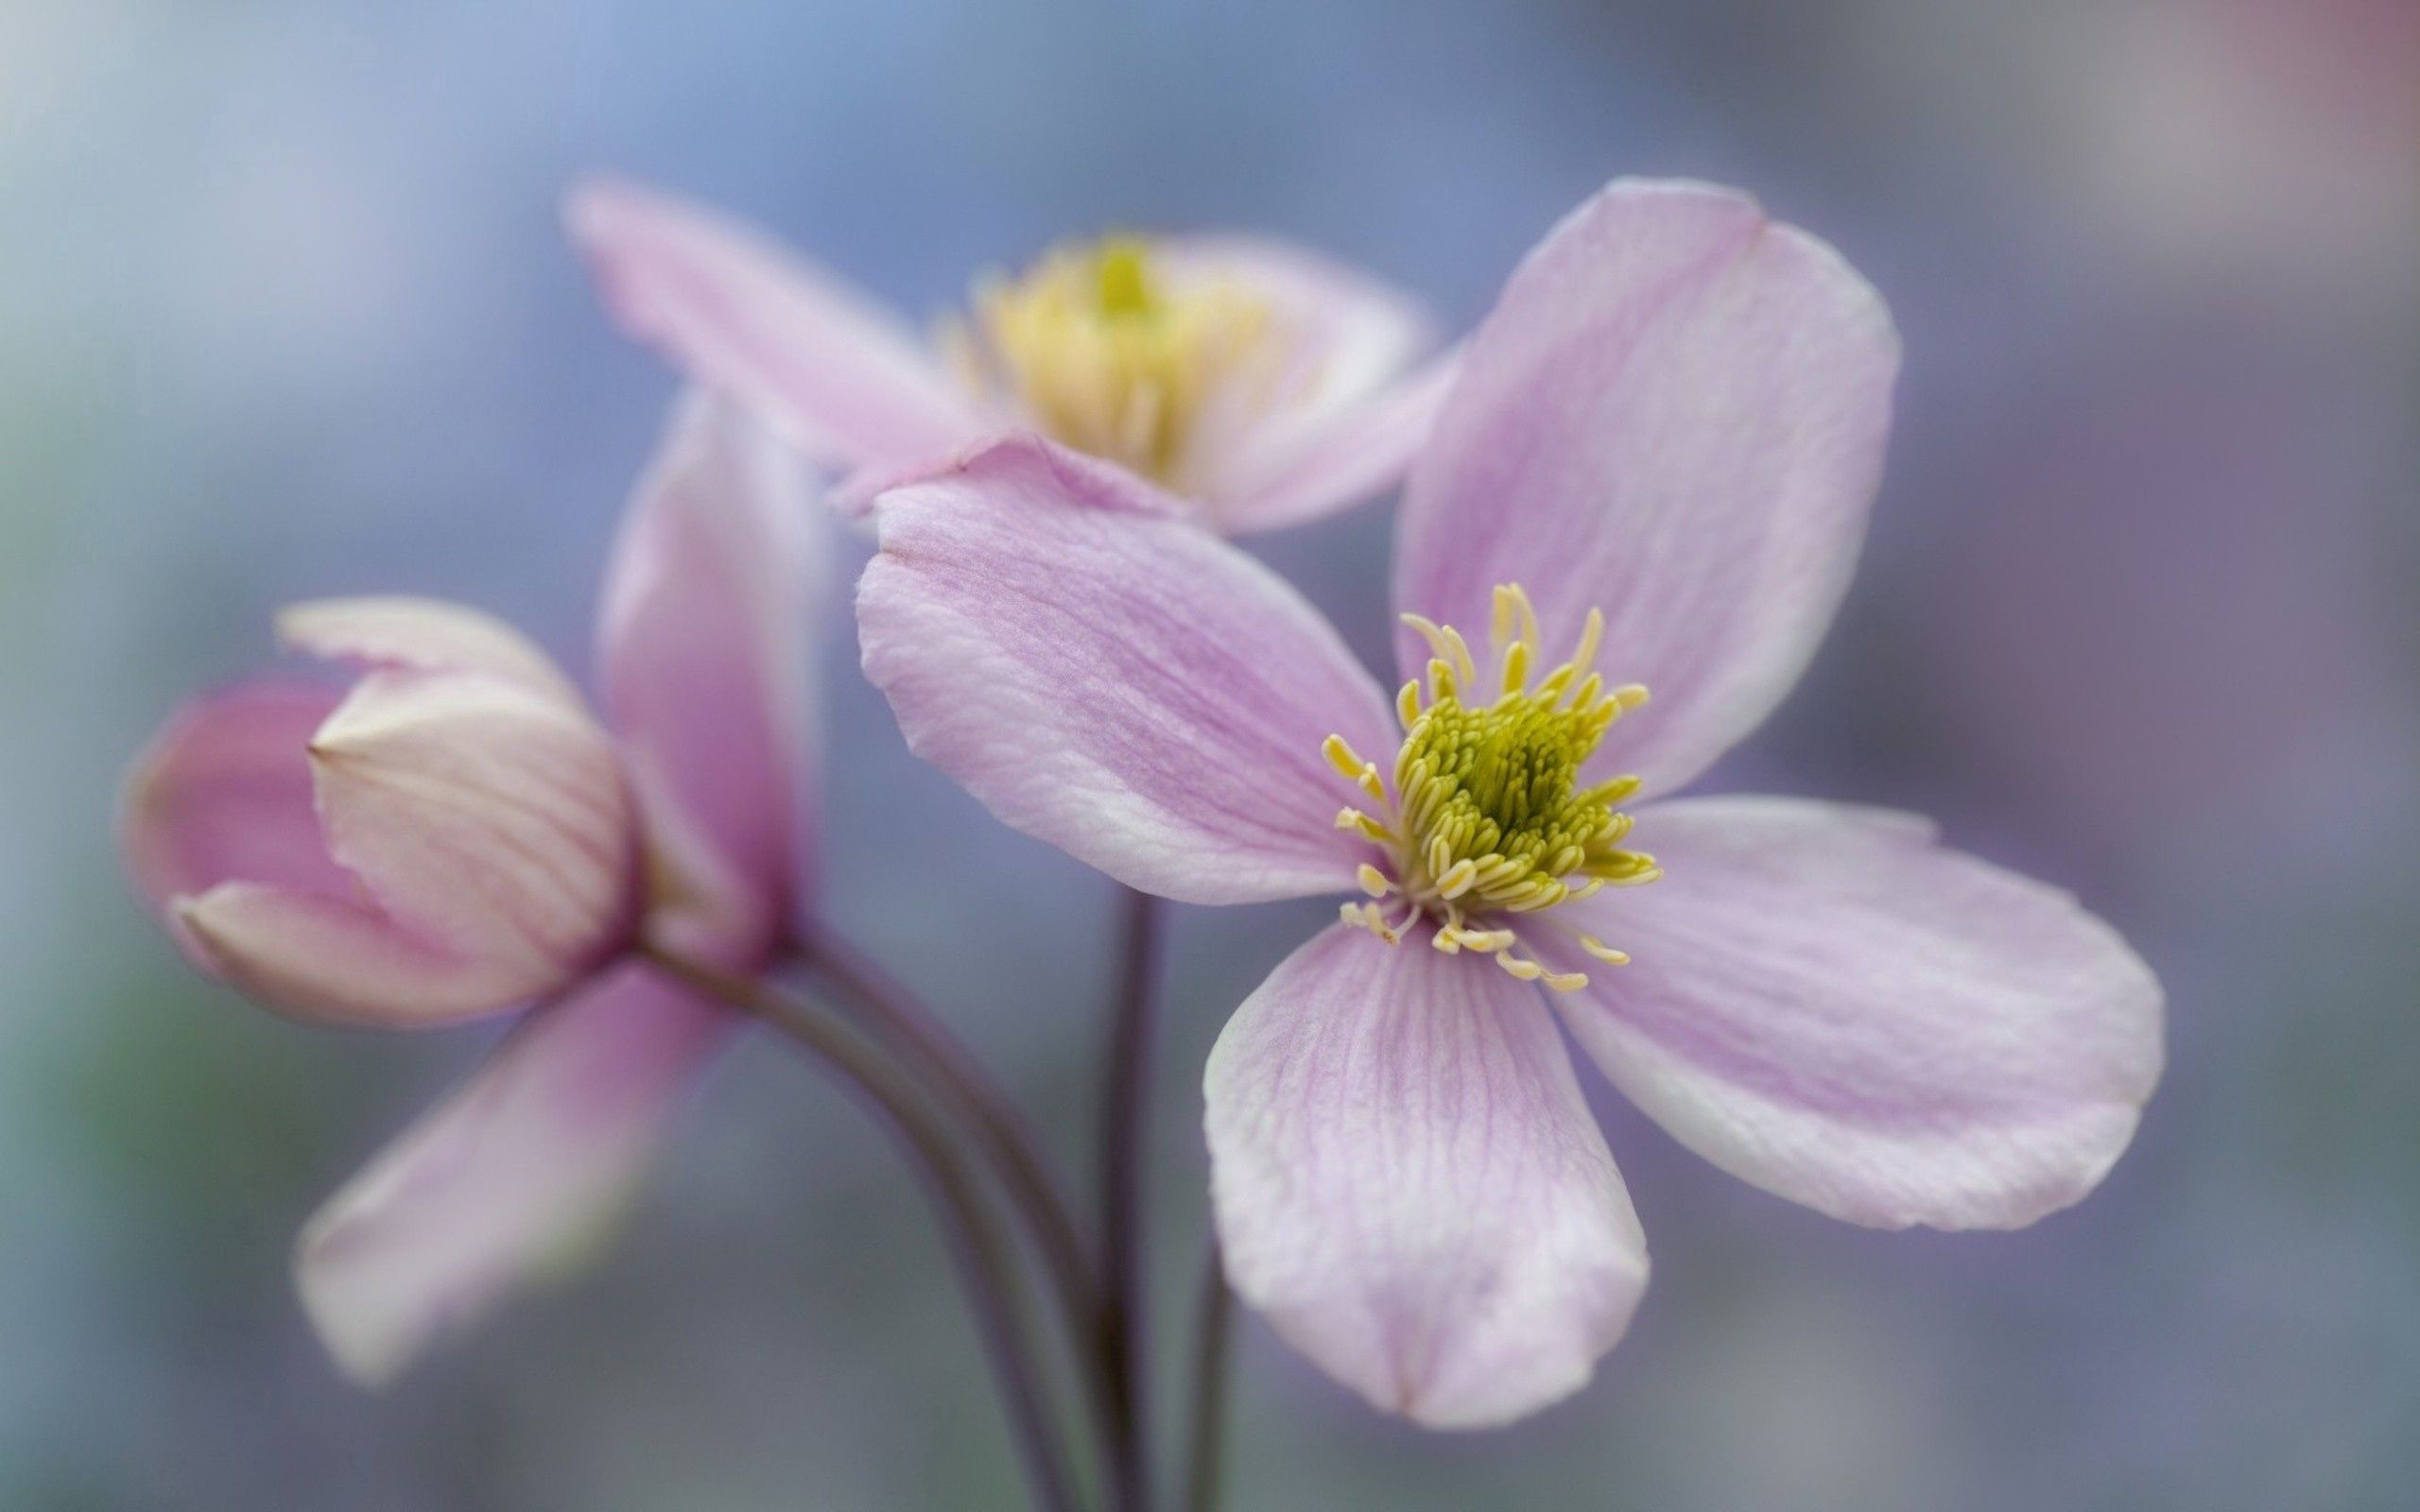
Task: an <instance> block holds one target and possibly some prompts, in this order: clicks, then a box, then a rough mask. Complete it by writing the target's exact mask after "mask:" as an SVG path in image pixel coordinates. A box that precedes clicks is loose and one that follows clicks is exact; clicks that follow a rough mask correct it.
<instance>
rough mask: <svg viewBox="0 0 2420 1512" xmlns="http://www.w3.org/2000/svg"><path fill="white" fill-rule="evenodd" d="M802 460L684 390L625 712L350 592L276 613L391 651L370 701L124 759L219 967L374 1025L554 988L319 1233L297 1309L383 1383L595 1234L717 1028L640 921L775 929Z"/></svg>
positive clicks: (642, 591) (195, 953)
mask: <svg viewBox="0 0 2420 1512" xmlns="http://www.w3.org/2000/svg"><path fill="white" fill-rule="evenodd" d="M798 485H799V480H798V478H797V477H796V476H795V474H794V466H793V464H792V463H791V462H790V460H789V459H788V458H787V455H786V454H783V453H780V452H779V451H777V449H776V448H775V446H774V444H773V443H772V442H771V441H770V440H769V438H766V437H765V436H763V435H762V433H761V432H759V431H757V430H756V429H755V428H754V427H752V426H751V425H749V424H747V423H746V422H744V421H740V420H739V419H737V418H736V417H735V416H734V415H732V414H730V413H728V412H726V411H723V410H721V409H719V408H717V406H715V405H713V404H709V403H706V402H703V401H700V400H695V399H692V400H691V401H689V402H688V403H687V404H685V405H684V406H683V409H682V410H681V412H680V414H679V415H678V416H677V418H676V419H675V421H674V422H673V424H672V426H671V428H670V431H669V434H668V436H667V438H666V442H665V445H664V448H663V450H662V452H661V453H660V455H658V457H657V459H656V461H655V463H654V465H653V467H652V469H651V470H650V472H649V473H648V477H647V479H646V480H645V481H644V482H643V484H642V485H641V487H640V488H639V490H638V491H637V494H636V496H635V498H634V499H633V501H632V504H631V512H630V514H629V516H628V518H627V520H626V521H625V523H624V525H623V529H622V532H621V537H620V540H619V541H618V543H617V545H616V547H615V550H614V561H613V564H612V567H611V569H610V571H609V574H608V577H607V583H606V592H605V595H604V605H603V611H602V614H601V623H600V625H599V629H598V664H599V666H600V669H601V672H602V679H601V680H602V683H603V689H602V692H603V703H604V707H605V710H606V713H607V717H608V718H609V720H610V721H611V724H612V728H613V732H612V734H610V735H609V734H608V733H607V731H606V730H605V729H604V728H603V727H602V726H600V725H599V724H598V722H597V721H596V719H595V717H593V716H592V715H591V714H590V713H587V712H586V710H585V708H584V706H583V705H582V703H581V701H580V699H579V695H578V694H577V693H576V692H575V691H574V690H573V689H572V687H571V685H570V684H569V683H568V682H567V681H565V679H563V677H562V674H561V673H560V672H558V671H557V670H555V669H554V667H553V666H552V665H551V664H550V663H549V662H547V660H546V659H545V657H544V655H543V653H541V652H539V651H538V650H537V649H536V648H535V647H534V646H532V645H531V644H529V643H527V641H525V640H524V639H522V638H521V637H520V636H519V635H518V634H517V633H515V632H514V631H512V630H511V629H510V628H509V627H505V626H504V625H502V624H500V623H498V622H496V621H494V620H493V619H490V618H489V617H487V616H486V615H483V614H479V613H477V612H475V611H474V610H466V609H460V608H456V607H454V606H450V605H444V604H438V603H432V602H426V601H421V600H410V599H353V600H341V601H336V602H330V603H321V604H312V605H304V606H302V607H300V608H298V609H294V610H287V611H286V613H285V614H284V615H283V616H281V618H280V620H279V628H280V632H281V634H282V636H283V637H284V639H285V642H286V643H287V644H289V645H291V646H294V647H296V648H298V649H302V650H306V651H311V652H316V653H319V654H321V655H324V656H329V657H335V658H340V659H344V660H347V661H352V662H358V663H361V664H363V665H365V666H367V667H369V668H370V669H371V670H370V671H369V672H368V673H367V675H366V676H364V677H363V678H362V679H361V680H360V681H359V682H357V683H356V684H354V687H353V688H352V689H351V691H350V692H347V691H345V690H343V689H339V688H332V687H324V686H320V685H319V684H314V683H307V682H303V681H301V680H299V679H279V680H263V681H258V682H251V683H245V684H241V685H239V686H237V687H235V688H233V689H232V690H229V691H227V692H224V693H220V694H216V695H213V696H207V697H204V698H202V699H200V700H199V701H197V702H196V703H195V704H193V705H192V706H190V707H189V708H187V709H186V710H185V711H184V712H182V713H180V714H179V715H178V716H177V717H176V719H175V720H174V721H173V722H172V723H171V724H170V726H169V727H168V730H166V732H165V733H164V735H163V736H162V737H161V739H160V740H159V741H158V743H157V744H156V745H155V746H154V747H153V748H152V750H151V751H150V752H149V753H148V754H147V756H146V757H145V759H144V760H143V762H142V763H141V764H140V765H139V766H138V768H137V770H136V772H135V774H134V777H133V779H132V782H131V783H130V788H129V793H128V799H127V812H126V816H125V825H124V830H125V842H126V848H127V851H128V855H129V858H130V866H131V869H132V871H133V874H134V877H135V880H136V883H137V885H138V887H139V888H140V890H141V891H142V892H143V894H144V895H145V896H146V897H147V898H148V899H149V900H151V901H152V902H153V903H154V904H155V905H157V906H158V907H159V908H160V909H161V910H162V911H163V913H164V916H165V917H166V919H168V921H169V924H170V927H171V929H172V930H173V931H175V933H176V934H177V936H178V937H179V939H180V941H181V942H182V944H183V945H184V946H185V948H186V950H187V952H188V954H190V955H191V956H192V957H193V958H194V960H195V962H196V964H198V965H199V966H200V967H201V968H202V969H203V970H204V971H210V972H211V973H212V974H214V975H217V976H220V977H223V978H225V979H226V980H228V981H229V982H230V983H232V984H233V985H234V986H236V987H239V988H243V989H245V990H246V991H248V992H251V993H252V994H254V995H255V996H258V997H260V998H262V999H263V1000H264V1001H265V1002H267V1003H268V1004H269V1005H272V1006H274V1007H277V1008H279V1009H281V1010H283V1011H285V1012H288V1013H292V1014H294V1015H296V1016H298V1017H302V1018H305V1019H310V1020H315V1021H320V1022H341V1023H348V1024H358V1025H366V1026H377V1027H388V1028H408V1027H418V1026H422V1025H427V1024H435V1023H443V1022H457V1021H459V1020H464V1019H468V1018H472V1017H475V1016H479V1015H484V1014H493V1013H495V1012H499V1011H502V1010H505V1009H509V1008H513V1007H517V1006H520V1005H523V1004H527V1003H530V1002H533V1001H535V1002H537V1003H538V1004H539V1005H538V1006H537V1007H535V1008H533V1009H531V1010H530V1011H529V1012H528V1014H527V1016H526V1017H525V1018H524V1019H523V1020H522V1022H520V1023H519V1024H518V1025H517V1026H516V1027H515V1028H514V1029H513V1031H512V1032H511V1033H510V1035H509V1036H508V1037H507V1038H506V1040H504V1042H503V1044H502V1045H501V1046H500V1047H499V1048H498V1049H497V1050H496V1051H495V1052H494V1054H493V1057H491V1058H490V1059H489V1060H488V1061H487V1063H486V1064H485V1065H484V1066H483V1067H482V1068H481V1069H480V1070H479V1071H477V1072H476V1073H475V1074H474V1075H473V1076H472V1077H471V1079H470V1081H469V1082H468V1083H467V1084H466V1085H465V1086H464V1087H462V1088H461V1089H460V1090H459V1091H457V1092H455V1093H454V1094H453V1095H452V1096H451V1097H449V1098H448V1099H446V1100H445V1101H444V1102H442V1103H441V1104H440V1105H438V1106H437V1107H436V1108H433V1109H432V1110H431V1111H430V1112H429V1113H427V1114H426V1115H425V1116H424V1117H423V1118H422V1119H421V1120H420V1121H419V1122H418V1123H417V1124H416V1125H413V1126H412V1127H411V1128H410V1129H408V1130H407V1131H406V1132H405V1134H404V1135H403V1136H402V1137H401V1138H400V1139H398V1140H397V1141H396V1142H395V1143H393V1144H392V1145H390V1146H389V1148H388V1149H387V1150H386V1151H385V1152H384V1153H382V1154H381V1155H379V1156H378V1157H377V1158H376V1159H375V1160H372V1162H371V1164H370V1165H369V1166H368V1168H366V1169H365V1170H364V1171H363V1172H362V1173H361V1174H360V1175H358V1176H357V1177H354V1179H353V1180H352V1181H351V1182H349V1183H348V1184H347V1185H346V1186H345V1187H344V1188H343V1189H342V1190H340V1191H339V1192H337V1194H336V1195H335V1197H334V1198H333V1199H332V1200H331V1201H330V1202H329V1203H328V1204H327V1206H326V1207H325V1208H324V1209H323V1210H322V1211H320V1213H319V1214H318V1216H316V1217H315V1218H313V1219H312V1220H311V1222H310V1224H309V1225H308V1226H307V1227H306V1229H304V1231H303V1234H302V1240H301V1242H300V1244H299V1246H298V1248H297V1253H296V1278H297V1282H298V1285H299V1286H300V1289H301V1292H302V1300H303V1303H304V1306H305V1309H306V1311H307V1312H308V1313H309V1314H310V1316H311V1320H312V1322H313V1324H314V1325H315V1326H316V1328H317V1329H318V1332H319V1333H320V1337H321V1338H322V1340H323V1341H324V1342H325V1343H326V1344H327V1346H328V1349H329V1350H330V1352H331V1353H332V1354H333V1355H334V1356H335V1357H336V1359H337V1363H338V1364H339V1365H340V1366H342V1367H343V1368H344V1369H345V1370H346V1371H347V1372H348V1373H349V1374H351V1375H353V1376H354V1377H356V1378H358V1379H360V1380H362V1381H364V1382H367V1383H375V1382H379V1381H383V1380H385V1379H386V1378H388V1377H390V1376H391V1375H393V1374H394V1373H396V1372H397V1371H398V1370H400V1369H401V1368H402V1367H403V1366H405V1365H406V1364H408V1363H409V1361H410V1360H411V1359H412V1358H413V1357H414V1356H415V1355H416V1354H417V1353H418V1352H419V1351H420V1350H421V1349H423V1346H425V1345H426V1344H427V1343H428V1342H429V1341H430V1340H431V1339H432V1338H434V1337H435V1336H436V1335H437V1334H438V1333H439V1332H441V1331H442V1330H443V1329H445V1328H447V1327H449V1326H453V1325H458V1324H461V1323H464V1322H467V1321H469V1320H471V1319H472V1318H474V1317H475V1316H476V1315H478V1314H481V1313H482V1312H484V1311H485V1310H486V1309H487V1308H488V1307H490V1306H491V1305H492V1304H493V1303H494V1302H495V1301H496V1300H498V1299H499V1298H500V1297H503V1296H504V1295H505V1294H506V1293H508V1292H509V1291H510V1289H511V1288H512V1287H513V1286H514V1285H516V1284H517V1283H519V1282H522V1281H524V1280H529V1279H532V1278H535V1277H538V1276H542V1275H544V1274H546V1273H548V1272H549V1271H552V1270H555V1269H557V1268H559V1267H561V1266H562V1265H564V1264H565V1263H568V1262H570V1261H571V1260H574V1259H576V1258H578V1256H579V1252H580V1251H581V1250H582V1249H583V1248H584V1247H585V1246H588V1245H589V1244H590V1243H591V1242H592V1241H593V1240H594V1239H595V1238H596V1237H597V1236H598V1235H599V1234H600V1233H601V1232H602V1231H603V1230H604V1229H606V1228H607V1227H608V1225H609V1222H610V1220H611V1219H612V1218H613V1217H614V1216H615V1215H616V1213H617V1212H618V1211H619V1209H620V1208H621V1207H622V1205H623V1204H624V1202H625V1201H626V1199H627V1198H628V1196H629V1195H630V1194H631V1191H632V1189H633V1187H634V1184H635V1182H636V1180H637V1178H638V1177H639V1176H640V1175H641V1173H642V1171H643V1169H644V1166H645V1163H646V1160H647V1157H648V1152H649V1149H650V1146H651V1144H652V1143H653V1138H654V1135H655V1133H656V1130H657V1129H658V1127H659V1126H660V1125H662V1123H663V1122H664V1119H665V1117H666V1113H667V1112H668V1111H669V1109H670V1108H671V1107H672V1106H673V1105H674V1103H675V1102H676V1101H677V1100H678V1098H679V1096H680V1094H681V1093H682V1092H683V1091H684V1090H685V1088H686V1087H687V1086H688V1085H689V1084H690V1083H691V1082H692V1081H693V1080H694V1079H695V1077H696V1075H697V1074H698V1073H699V1072H700V1070H701V1069H702V1068H703V1067H704V1065H705V1064H706V1062H707V1060H708V1059H709V1057H711V1056H712V1054H713V1053H714V1051H715V1050H716V1049H717V1047H718V1046H719V1045H720V1044H722V1043H723V1041H724V1040H725V1039H726V1038H727V1037H728V1035H729V1033H730V1032H731V1030H732V1028H733V1027H734V1025H735V1022H736V1020H735V1017H734V1016H733V1015H732V1014H731V1013H730V1012H728V1011H727V1010H725V1009H723V1008H720V1007H718V1006H716V1005H710V1004H707V1003H704V1002H701V1001H699V1000H697V999H695V998H693V997H692V996H691V995H689V994H688V993H687V992H686V991H684V990H683V989H682V988H678V987H676V986H675V985H674V984H673V983H671V982H670V981H669V980H668V979H666V978H664V977H663V976H661V975H660V974H658V973H656V972H655V971H653V970H652V969H650V968H648V967H646V966H644V965H641V964H638V963H635V962H631V961H627V960H624V959H622V955H623V953H624V951H625V950H626V948H627V947H628V946H629V945H630V944H631V942H632V940H633V939H634V938H635V937H636V935H637V934H638V932H640V931H641V930H644V931H646V932H647V933H648V934H649V935H651V936H656V937H659V938H661V939H663V940H664V942H665V943H666V944H670V945H674V946H677V947H678V948H680V949H682V950H684V951H687V952H691V953H694V954H698V955H700V956H701V957H703V958H705V959H708V960H710V961H713V962H715V963H717V964H719V965H722V966H725V967H727V968H730V969H735V970H753V969H754V968H756V967H757V966H760V965H761V964H763V962H764V961H765V960H766V959H767V958H768V957H769V955H770V954H771V953H772V952H773V950H774V949H775V948H776V947H777V946H778V945H779V944H780V943H781V941H782V940H783V938H784V937H785V935H786V931H787V924H788V921H789V919H791V918H792V914H793V909H794V907H795V905H796V903H797V902H798V895H799V890H800V887H801V886H802V884H803V856H804V851H803V850H802V848H801V843H800V837H801V836H802V834H803V832H802V830H801V828H800V822H801V818H802V816H801V814H800V812H799V799H798V798H797V797H796V794H797V792H798V791H799V786H800V782H799V780H800V778H801V776H802V775H803V772H804V768H805V767H806V766H807V765H808V762H809V747H808V743H807V740H806V726H805V721H804V703H803V702H802V701H801V694H802V691H803V679H801V678H800V677H799V676H798V675H797V673H798V665H799V659H800V657H801V656H802V654H803V650H804V640H803V637H802V636H801V634H800V627H799V624H798V623H797V622H798V621H799V619H800V618H801V616H800V613H799V610H800V609H801V607H802V606H801V603H800V597H801V593H802V588H801V585H802V584H803V583H804V581H806V576H805V574H804V567H805V566H806V563H805V562H804V559H803V558H804V552H805V550H806V539H805V537H804V534H803V532H802V519H801V516H800V513H799V509H800V504H801V501H800V498H799V496H798Z"/></svg>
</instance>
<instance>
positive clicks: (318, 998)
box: [170, 882, 562, 1028]
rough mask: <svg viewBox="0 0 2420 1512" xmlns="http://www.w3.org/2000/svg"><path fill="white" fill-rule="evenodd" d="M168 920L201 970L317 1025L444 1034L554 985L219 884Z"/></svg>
mask: <svg viewBox="0 0 2420 1512" xmlns="http://www.w3.org/2000/svg"><path fill="white" fill-rule="evenodd" d="M355 891H356V893H357V892H358V889H357V888H356V889H355ZM170 908H171V911H172V925H171V927H172V929H173V930H174V931H175V933H176V935H177V937H178V939H179V941H180V943H182V944H183V945H184V947H185V949H186V953H187V954H189V955H191V956H192V957H193V958H194V963H195V964H196V965H197V966H199V968H201V970H203V971H207V972H208V973H210V974H211V975H213V976H216V977H217V978H219V979H220V980H222V981H225V982H227V983H229V984H230V985H232V986H233V987H235V988H238V989H239V990H241V991H243V992H244V993H246V994H247V995H248V996H251V997H253V998H257V999H259V1000H260V1001H261V1002H262V1003H265V1004H267V1005H268V1006H270V1007H272V1008H275V1009H277V1010H278V1011H280V1012H282V1013H286V1014H290V1015H292V1016H293V1017H295V1018H298V1019H304V1020H308V1021H310V1022H317V1023H337V1024H354V1025H361V1026H365V1027H376V1028H417V1027H421V1026H423V1025H430V1024H440V1023H451V1022H457V1021H458V1020H463V1019H470V1018H476V1017H479V1016H481V1015H485V1014H490V1013H493V1012H495V1011H497V1010H498V1009H501V1008H507V1007H511V1006H513V1005H517V1004H521V1003H526V1002H527V1001H528V1000H529V999H531V998H534V997H537V996H539V995H540V994H542V993H544V992H546V991H549V990H552V989H553V988H557V987H560V986H562V973H560V972H557V971H537V970H534V969H533V968H532V967H531V966H530V965H529V963H527V962H526V961H520V960H511V959H507V958H504V957H500V956H495V955H480V954H470V953H466V952H463V951H461V950H458V949H455V948H453V947H451V946H449V945H446V944H444V943H442V942H440V941H438V940H435V939H432V938H430V937H428V936H426V935H423V934H422V933H420V932H418V931H416V930H414V929H412V928H411V927H410V926H408V925H406V924H405V923H403V922H402V921H400V920H398V919H395V918H394V917H393V916H391V915H389V914H388V913H386V912H385V911H383V910H382V909H380V908H379V907H378V906H377V904H376V903H375V902H371V901H369V900H367V899H362V898H359V897H357V896H356V897H353V898H346V897H338V896H334V895H331V894H327V893H316V892H304V891H302V890H301V889H299V888H295V887H290V886H284V885H278V884H275V883H260V882H222V883H220V884H218V885H216V886H214V887H212V888H211V889H210V890H209V891H207V892H204V893H201V894H200V895H199V896H186V897H180V898H178V899H176V900H175V901H174V902H172V903H171V904H170Z"/></svg>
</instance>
